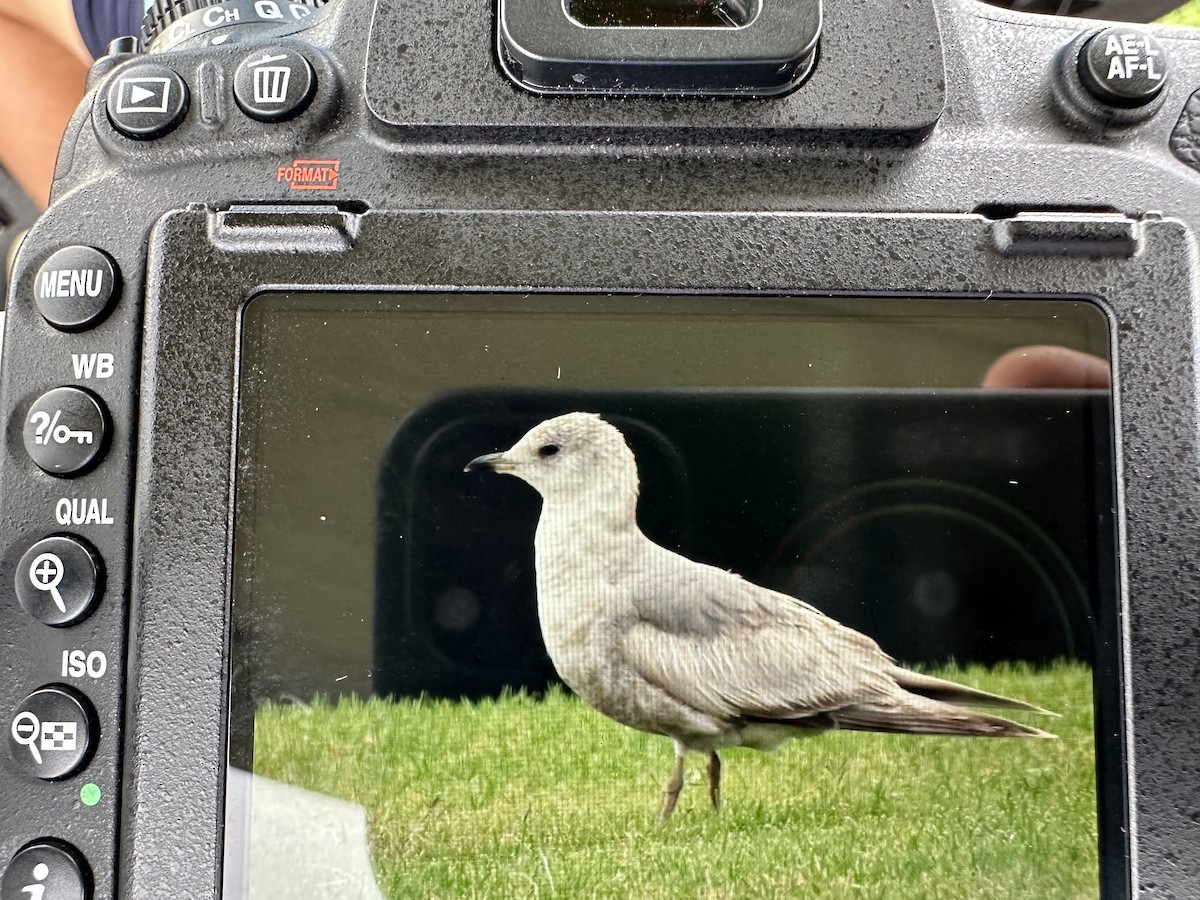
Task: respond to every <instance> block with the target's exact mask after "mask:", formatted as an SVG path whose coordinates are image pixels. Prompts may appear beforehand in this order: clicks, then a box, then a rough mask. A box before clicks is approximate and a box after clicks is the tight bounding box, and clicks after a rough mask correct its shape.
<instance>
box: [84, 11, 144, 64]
mask: <svg viewBox="0 0 1200 900" xmlns="http://www.w3.org/2000/svg"><path fill="white" fill-rule="evenodd" d="M152 2H153V0H71V4H72V6H74V7H75V24H76V25H78V26H79V33H80V34H81V35H83V42H84V44H86V45H87V48H88V50H89V51H90V52H91V54H92V56H93V57H99V56H103V55H104V51H105V50H106V49H108V44H109V41H111V40H112V39H113V38H119V37H123V36H125V35H127V34H132V35H136V36H139V37H140V36H141V33H142V17H143V16H145V15H146V9H147V8H148V7H149V6H150V5H151V3H152Z"/></svg>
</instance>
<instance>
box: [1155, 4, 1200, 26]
mask: <svg viewBox="0 0 1200 900" xmlns="http://www.w3.org/2000/svg"><path fill="white" fill-rule="evenodd" d="M1158 21H1159V22H1161V23H1162V24H1163V25H1200V0H1192V2H1191V3H1186V4H1184V5H1183V6H1181V7H1179V9H1177V10H1174V11H1173V12H1169V13H1167V14H1166V15H1165V16H1163V17H1162V18H1161V19H1159V20H1158Z"/></svg>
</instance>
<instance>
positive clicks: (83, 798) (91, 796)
mask: <svg viewBox="0 0 1200 900" xmlns="http://www.w3.org/2000/svg"><path fill="white" fill-rule="evenodd" d="M103 796H104V793H103V792H102V791H101V790H100V785H98V784H92V783H91V782H90V781H89V782H88V783H87V784H85V785H84V786H83V787H81V788H80V789H79V801H80V802H81V803H82V804H83V805H84V806H95V805H96V804H97V803H99V802H100V798H101V797H103Z"/></svg>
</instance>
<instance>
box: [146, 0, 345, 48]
mask: <svg viewBox="0 0 1200 900" xmlns="http://www.w3.org/2000/svg"><path fill="white" fill-rule="evenodd" d="M327 2H328V0H154V2H153V3H152V4H151V5H150V7H149V8H148V9H147V10H146V16H145V18H144V19H142V41H143V43H144V45H145V47H146V50H147V52H150V53H161V52H163V51H165V50H170V49H172V48H174V47H176V46H178V45H179V44H182V43H184V42H193V41H196V40H199V42H200V43H207V44H213V45H220V44H223V43H225V42H226V41H228V40H230V39H231V37H232V33H233V32H232V29H238V30H240V31H258V30H261V29H263V28H269V29H271V31H270V33H271V34H272V35H282V34H290V33H292V32H295V31H300V30H302V29H304V28H307V27H308V25H309V24H311V23H310V22H309V21H308V20H309V18H310V17H311V16H312V14H313V13H314V12H315V11H316V10H317V9H319V8H320V7H322V6H324V5H325V4H326V3H327ZM256 26H257V27H256Z"/></svg>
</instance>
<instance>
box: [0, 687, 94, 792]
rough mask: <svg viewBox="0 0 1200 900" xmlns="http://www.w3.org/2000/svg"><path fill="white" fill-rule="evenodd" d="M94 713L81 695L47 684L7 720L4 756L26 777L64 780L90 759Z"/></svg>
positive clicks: (26, 700)
mask: <svg viewBox="0 0 1200 900" xmlns="http://www.w3.org/2000/svg"><path fill="white" fill-rule="evenodd" d="M96 731H97V728H96V714H95V712H94V711H93V709H92V705H91V704H90V703H88V701H87V700H85V699H84V698H83V696H82V695H80V694H77V693H76V692H75V691H73V690H71V689H70V688H66V687H59V686H57V685H50V686H49V687H44V688H42V689H41V690H37V691H34V692H33V693H32V694H30V695H29V696H28V697H26V698H25V699H24V700H22V701H21V704H20V705H19V706H18V707H17V708H16V709H14V710H13V712H12V715H11V716H9V721H8V754H9V756H10V757H12V760H13V762H14V763H15V764H16V766H17V768H18V769H19V770H20V771H22V772H24V773H25V774H26V775H32V776H33V777H35V778H40V779H42V780H43V781H58V780H59V779H61V778H68V777H70V776H71V775H74V774H75V773H76V772H78V771H79V770H80V769H82V768H83V767H84V766H85V765H87V762H88V760H89V759H91V756H92V750H93V749H94V745H95V741H96Z"/></svg>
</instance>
